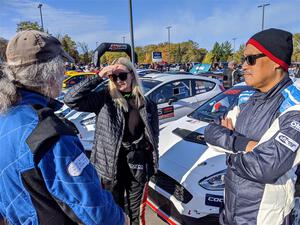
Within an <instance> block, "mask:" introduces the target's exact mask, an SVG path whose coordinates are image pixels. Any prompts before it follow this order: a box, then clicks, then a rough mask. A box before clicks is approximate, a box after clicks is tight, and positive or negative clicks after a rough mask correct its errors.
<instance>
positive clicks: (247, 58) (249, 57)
mask: <svg viewBox="0 0 300 225" xmlns="http://www.w3.org/2000/svg"><path fill="white" fill-rule="evenodd" d="M265 56H266V55H265V54H263V53H260V54H257V55H247V56H244V57H242V59H241V61H242V64H244V62H246V63H247V64H248V65H249V66H253V65H255V63H256V60H257V59H259V58H262V57H265Z"/></svg>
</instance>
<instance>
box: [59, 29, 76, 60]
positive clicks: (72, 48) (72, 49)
mask: <svg viewBox="0 0 300 225" xmlns="http://www.w3.org/2000/svg"><path fill="white" fill-rule="evenodd" d="M59 40H60V42H61V45H62V47H63V49H64V50H65V51H66V52H67V53H69V55H70V56H72V57H73V59H74V60H75V62H78V61H79V53H78V51H77V45H76V42H75V41H73V40H72V38H71V37H70V36H69V35H67V34H65V35H63V36H60V39H59Z"/></svg>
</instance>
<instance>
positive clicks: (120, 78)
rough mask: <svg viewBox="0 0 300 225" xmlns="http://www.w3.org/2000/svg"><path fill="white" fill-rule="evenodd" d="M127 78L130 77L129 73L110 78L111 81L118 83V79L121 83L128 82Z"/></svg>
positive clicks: (113, 75) (112, 75)
mask: <svg viewBox="0 0 300 225" xmlns="http://www.w3.org/2000/svg"><path fill="white" fill-rule="evenodd" d="M127 76H128V73H119V74H111V75H109V76H108V77H109V79H110V80H111V81H114V82H116V81H117V80H118V78H119V80H120V81H125V80H127Z"/></svg>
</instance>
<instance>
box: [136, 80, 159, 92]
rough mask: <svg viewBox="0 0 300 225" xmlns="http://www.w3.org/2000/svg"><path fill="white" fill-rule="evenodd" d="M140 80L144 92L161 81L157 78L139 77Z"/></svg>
mask: <svg viewBox="0 0 300 225" xmlns="http://www.w3.org/2000/svg"><path fill="white" fill-rule="evenodd" d="M140 80H141V82H142V86H143V89H144V93H145V94H146V93H147V92H148V91H150V90H151V89H152V88H154V87H156V86H157V85H159V84H160V83H161V81H157V80H150V79H140Z"/></svg>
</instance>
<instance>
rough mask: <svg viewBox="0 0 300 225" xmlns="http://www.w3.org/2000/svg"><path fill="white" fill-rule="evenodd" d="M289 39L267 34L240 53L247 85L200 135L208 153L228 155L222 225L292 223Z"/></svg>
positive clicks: (294, 114) (293, 92)
mask: <svg viewBox="0 0 300 225" xmlns="http://www.w3.org/2000/svg"><path fill="white" fill-rule="evenodd" d="M292 51H293V40H292V34H291V33H289V32H286V31H283V30H279V29H268V30H264V31H261V32H259V33H257V34H255V35H254V36H252V37H251V38H250V39H249V40H248V42H247V44H246V48H245V51H244V63H243V71H244V78H245V81H246V84H247V85H249V86H252V87H254V88H255V89H256V91H248V92H244V93H242V94H241V95H240V98H239V102H238V105H237V106H236V107H235V108H234V109H233V110H232V111H230V112H229V113H228V115H227V118H226V119H224V120H222V122H221V124H216V123H212V124H210V125H209V126H208V127H207V128H206V130H205V139H206V141H207V143H208V145H209V146H210V148H211V149H214V150H219V151H220V150H221V151H224V152H226V153H227V165H228V168H227V173H226V175H225V208H224V210H223V212H222V213H221V215H220V223H221V224H228V225H229V224H230V225H232V224H235V225H242V224H251V225H252V224H259V225H270V224H272V225H281V224H285V225H288V224H291V223H292V221H291V217H290V215H291V211H292V209H293V207H294V192H295V181H296V175H295V171H296V168H297V165H298V164H299V162H300V150H299V144H300V89H299V86H297V85H296V84H293V82H292V81H291V79H290V78H289V75H288V73H287V71H288V67H289V65H290V63H291V55H292Z"/></svg>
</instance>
